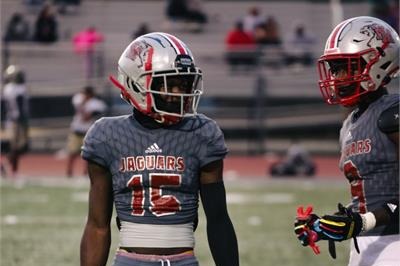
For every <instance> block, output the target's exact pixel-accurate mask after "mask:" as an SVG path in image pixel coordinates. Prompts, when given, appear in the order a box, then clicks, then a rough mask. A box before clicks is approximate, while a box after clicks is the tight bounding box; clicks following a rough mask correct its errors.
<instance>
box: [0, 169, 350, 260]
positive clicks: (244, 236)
mask: <svg viewBox="0 0 400 266" xmlns="http://www.w3.org/2000/svg"><path fill="white" fill-rule="evenodd" d="M88 187H89V181H88V180H87V179H86V178H75V179H72V180H71V179H66V178H60V177H58V178H54V177H49V178H34V179H28V180H26V182H25V183H10V182H9V181H7V180H6V181H4V180H2V182H1V186H0V189H1V265H7V266H14V265H15V266H16V265H24V266H34V265H35V266H36V265H44V266H45V265H49V266H50V265H58V266H67V265H71V266H72V265H79V242H80V238H81V234H82V230H83V227H84V223H85V219H86V211H87V193H88ZM226 187H227V200H228V208H229V212H230V216H231V219H232V221H233V223H234V226H235V228H236V233H237V237H238V240H239V250H240V261H241V265H242V266H250V265H251V266H264V265H285V266H290V265H293V266H298V265H308V266H312V265H315V266H317V265H318V266H319V265H327V266H329V265H346V262H347V259H348V254H347V250H348V245H349V242H344V243H340V244H338V245H337V253H338V258H337V259H336V260H333V259H331V258H330V257H329V255H328V252H327V243H323V242H319V246H320V248H321V253H322V254H320V255H318V256H316V255H314V254H313V253H312V251H311V249H309V248H304V247H302V246H301V245H300V244H299V243H298V241H297V239H296V237H295V235H294V233H293V219H294V216H295V213H296V208H297V206H298V205H300V204H304V205H307V204H310V203H312V204H314V207H315V212H316V213H319V214H324V213H325V212H332V211H334V210H335V206H336V204H337V201H338V200H341V201H342V202H344V203H346V202H347V201H348V195H347V194H348V193H347V190H346V184H345V182H342V181H334V180H319V181H318V180H316V179H296V180H295V179H280V180H271V179H251V178H248V179H246V178H240V179H235V178H233V179H229V180H228V181H227V182H226ZM199 218H200V223H199V227H198V229H197V231H196V239H197V242H196V250H195V252H196V255H197V256H198V258H199V260H200V262H201V265H213V262H212V259H211V255H210V252H209V250H208V245H207V239H206V234H205V226H206V225H205V220H204V214H203V211H202V209H201V207H200V217H199ZM117 243H118V238H117V231H116V226H115V224H114V223H113V244H112V248H111V253H113V252H114V250H115V249H116V245H117ZM111 261H112V255H110V259H109V263H108V265H111V264H112V263H111Z"/></svg>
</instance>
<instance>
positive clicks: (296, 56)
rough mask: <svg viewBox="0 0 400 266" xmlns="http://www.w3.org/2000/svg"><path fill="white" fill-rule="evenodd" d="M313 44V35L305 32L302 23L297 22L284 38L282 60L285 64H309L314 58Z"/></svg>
mask: <svg viewBox="0 0 400 266" xmlns="http://www.w3.org/2000/svg"><path fill="white" fill-rule="evenodd" d="M315 44H316V38H315V36H314V35H312V34H311V33H309V32H307V30H306V27H305V26H304V25H303V24H302V23H299V24H297V25H296V26H295V27H294V29H293V31H292V32H290V33H289V34H288V35H287V36H285V39H284V58H285V59H284V60H285V63H286V65H293V64H300V65H304V66H309V65H311V64H312V63H313V62H312V61H313V58H314V56H313V48H314V45H315Z"/></svg>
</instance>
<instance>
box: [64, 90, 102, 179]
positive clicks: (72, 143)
mask: <svg viewBox="0 0 400 266" xmlns="http://www.w3.org/2000/svg"><path fill="white" fill-rule="evenodd" d="M72 105H73V106H74V109H75V115H74V117H73V119H72V122H71V126H70V134H69V136H68V142H67V151H68V161H67V176H68V177H71V176H73V168H74V163H75V160H76V158H77V157H78V156H79V154H80V151H81V146H82V143H83V138H84V137H85V135H86V132H87V131H88V130H89V128H90V126H91V125H92V124H93V123H94V122H95V121H96V120H97V119H98V118H99V117H100V116H101V115H102V114H103V113H104V112H105V111H106V104H105V103H104V102H103V101H102V100H100V99H99V98H97V97H95V93H94V88H93V87H91V86H86V87H84V88H83V90H82V91H81V92H79V93H77V94H75V95H74V96H73V97H72Z"/></svg>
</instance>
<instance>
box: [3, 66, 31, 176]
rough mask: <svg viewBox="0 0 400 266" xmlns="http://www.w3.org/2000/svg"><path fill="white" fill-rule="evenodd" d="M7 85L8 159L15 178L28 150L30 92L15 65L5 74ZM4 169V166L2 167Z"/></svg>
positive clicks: (5, 88)
mask: <svg viewBox="0 0 400 266" xmlns="http://www.w3.org/2000/svg"><path fill="white" fill-rule="evenodd" d="M4 80H5V83H6V85H5V86H4V90H3V95H2V96H3V100H4V103H5V107H6V108H5V109H6V110H5V111H6V130H7V135H8V136H9V145H8V152H7V159H8V161H9V164H10V168H11V169H10V173H8V171H6V174H7V175H8V174H10V175H11V177H13V178H15V177H16V176H17V174H18V169H19V162H20V159H21V156H22V155H23V154H24V153H25V152H27V150H28V117H29V106H28V104H29V103H28V90H27V87H26V84H25V73H24V72H23V71H22V70H21V69H20V68H19V67H18V66H15V65H10V66H9V67H8V68H7V69H6V70H5V73H4ZM2 168H3V165H2Z"/></svg>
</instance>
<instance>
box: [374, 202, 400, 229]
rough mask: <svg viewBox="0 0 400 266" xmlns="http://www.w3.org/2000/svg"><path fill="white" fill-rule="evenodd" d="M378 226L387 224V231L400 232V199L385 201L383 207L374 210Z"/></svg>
mask: <svg viewBox="0 0 400 266" xmlns="http://www.w3.org/2000/svg"><path fill="white" fill-rule="evenodd" d="M372 213H373V214H374V215H375V218H376V226H381V225H384V226H385V232H391V233H396V234H398V233H399V199H398V198H395V199H392V200H389V201H387V202H385V203H384V204H383V205H382V207H381V208H378V209H376V210H373V211H372ZM385 232H384V233H385Z"/></svg>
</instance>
